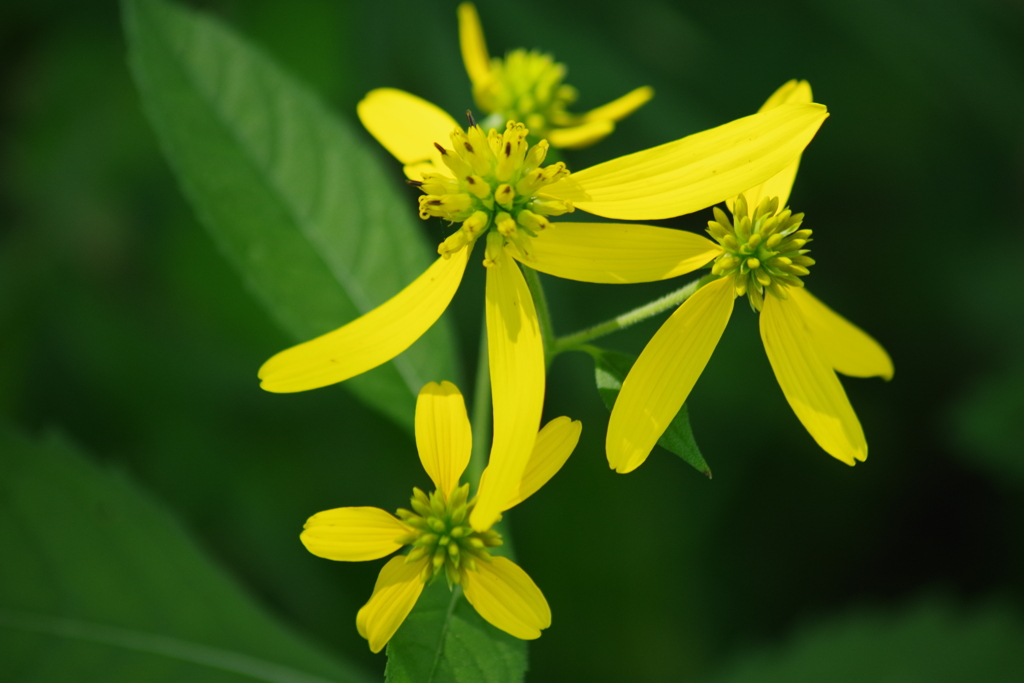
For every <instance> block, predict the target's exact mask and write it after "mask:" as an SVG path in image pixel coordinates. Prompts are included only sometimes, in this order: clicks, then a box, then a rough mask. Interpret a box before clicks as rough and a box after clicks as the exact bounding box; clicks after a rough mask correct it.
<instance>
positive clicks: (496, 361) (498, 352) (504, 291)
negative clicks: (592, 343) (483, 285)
mask: <svg viewBox="0 0 1024 683" xmlns="http://www.w3.org/2000/svg"><path fill="white" fill-rule="evenodd" d="M497 252H498V253H497V256H496V261H497V263H496V264H495V265H494V266H492V267H490V268H488V269H487V292H486V296H485V309H486V315H487V354H488V362H489V364H490V371H491V396H492V397H493V404H494V441H493V443H492V445H491V455H490V459H489V460H488V463H487V469H486V470H485V471H484V476H483V477H481V480H480V489H479V494H478V498H477V503H476V507H474V508H473V512H472V514H471V515H470V518H469V521H470V523H471V524H472V525H473V528H474V529H476V530H477V531H484V530H486V529H489V528H490V527H491V525H492V524H494V522H495V521H496V520H497V518H498V515H500V514H501V511H502V505H503V504H504V503H505V502H506V501H507V500H509V499H510V498H511V497H512V496H513V494H514V491H516V490H517V489H518V487H519V482H520V480H521V479H522V477H523V470H524V469H525V468H526V463H527V462H529V460H530V454H531V453H532V452H533V444H534V441H535V440H536V438H537V428H538V427H539V426H540V416H541V409H542V407H543V405H544V374H545V370H544V343H543V341H542V340H541V335H540V323H539V322H538V320H537V311H536V309H535V308H534V306H533V298H532V297H531V296H530V290H529V288H528V287H527V286H526V280H525V279H524V278H523V274H522V273H521V272H519V266H518V265H516V262H515V261H513V260H512V258H511V257H510V256H509V255H508V253H506V252H505V250H504V249H499V250H497Z"/></svg>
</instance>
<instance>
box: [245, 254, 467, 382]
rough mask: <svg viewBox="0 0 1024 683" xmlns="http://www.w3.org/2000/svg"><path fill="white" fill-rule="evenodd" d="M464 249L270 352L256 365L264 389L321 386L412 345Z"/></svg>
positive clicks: (437, 311) (438, 307) (444, 302)
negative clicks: (356, 312) (340, 323)
mask: <svg viewBox="0 0 1024 683" xmlns="http://www.w3.org/2000/svg"><path fill="white" fill-rule="evenodd" d="M468 259H469V250H468V249H462V250H461V251H459V252H458V253H456V254H453V255H452V257H451V258H450V259H445V258H438V259H437V261H435V262H434V264H433V265H432V266H430V267H429V268H427V270H426V271H425V272H424V273H423V275H420V276H419V277H418V278H416V279H415V280H414V281H413V282H412V283H410V284H409V285H408V286H407V287H406V288H405V289H403V290H402V291H401V292H399V293H398V294H396V295H395V296H393V297H392V298H391V299H389V300H387V301H386V302H384V303H383V304H381V305H380V306H378V307H377V308H375V309H373V310H372V311H370V312H369V313H367V314H365V315H363V316H361V317H359V318H356V319H355V320H353V321H352V322H350V323H349V324H347V325H345V326H344V327H341V328H339V329H337V330H334V331H333V332H328V333H327V334H325V335H322V336H319V337H317V338H316V339H312V340H310V341H308V342H305V343H304V344H299V345H298V346H293V347H292V348H290V349H285V350H284V351H282V352H280V353H278V354H277V355H275V356H273V357H272V358H271V359H270V360H268V361H267V362H266V363H264V364H263V367H261V368H260V371H259V378H260V379H261V380H263V381H262V383H261V384H260V386H261V387H263V389H265V390H266V391H271V392H274V393H289V392H294V391H306V390H307V389H316V388H317V387H325V386H327V385H329V384H335V383H336V382H341V381H344V380H346V379H348V378H350V377H354V376H356V375H359V374H361V373H364V372H366V371H367V370H372V369H373V368H375V367H377V366H378V365H381V364H383V363H386V362H388V361H389V360H391V359H392V358H394V357H395V356H397V355H398V354H400V353H401V352H402V351H405V350H406V349H407V348H409V347H410V346H412V343H413V342H414V341H416V340H417V339H419V338H420V337H421V336H422V335H423V333H424V332H426V331H427V330H428V329H429V328H430V326H431V325H433V324H434V323H435V322H437V319H438V318H440V317H441V314H442V313H444V310H445V309H446V308H448V304H449V303H450V302H451V300H452V297H453V296H455V290H456V289H458V287H459V282H461V281H462V274H463V272H465V270H466V262H467V261H468Z"/></svg>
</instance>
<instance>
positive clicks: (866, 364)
mask: <svg viewBox="0 0 1024 683" xmlns="http://www.w3.org/2000/svg"><path fill="white" fill-rule="evenodd" d="M810 101H811V89H810V86H809V85H808V84H807V82H806V81H802V82H797V81H790V82H789V83H787V84H786V85H784V86H782V88H780V89H779V90H778V91H777V92H776V93H775V94H774V95H772V97H771V98H769V100H768V101H767V102H766V103H765V105H764V106H763V107H762V108H761V111H762V112H765V111H771V110H773V109H776V108H778V107H782V106H785V105H786V104H790V103H794V102H810ZM798 163H799V159H796V160H794V161H793V163H792V164H790V165H789V166H788V167H787V168H785V169H783V170H782V171H781V172H780V173H778V174H777V175H776V176H774V177H772V178H770V179H769V180H768V181H766V182H764V183H762V184H760V185H757V186H755V187H753V188H752V189H750V190H747V191H746V192H744V193H742V194H739V195H738V196H736V197H733V198H731V199H730V200H729V201H728V202H727V204H728V206H729V207H730V208H731V210H732V218H731V219H730V218H729V217H728V216H727V215H726V213H725V212H724V211H722V210H721V209H718V208H717V207H716V208H715V212H714V213H715V220H713V221H710V222H709V223H708V233H709V234H710V235H711V236H712V237H713V238H714V239H715V241H716V242H717V245H715V243H713V242H710V241H708V244H709V245H715V246H717V247H718V249H719V254H718V256H717V257H716V258H715V260H714V264H713V265H712V267H711V274H710V276H709V278H708V281H707V283H706V284H704V286H703V287H701V288H700V289H699V290H697V292H696V293H695V294H694V295H693V296H691V297H690V298H689V299H687V300H686V301H685V302H683V304H682V305H681V306H680V307H679V308H678V309H677V310H676V311H675V313H673V314H672V316H671V317H669V319H668V320H667V321H666V322H665V324H664V325H662V327H661V329H659V330H658V332H657V333H656V334H655V335H654V337H653V338H651V341H650V342H649V343H648V344H647V347H646V348H645V349H644V350H643V352H642V353H641V354H640V357H639V358H638V359H637V361H636V363H635V364H634V365H633V368H632V370H630V373H629V375H628V376H627V377H626V379H625V381H623V383H622V390H621V392H620V394H619V397H618V399H617V400H616V403H615V406H614V408H613V409H612V416H611V419H610V421H609V424H608V436H607V440H606V449H607V452H608V462H609V464H610V465H611V466H612V468H613V469H615V470H617V471H619V472H630V471H632V470H633V469H636V468H637V467H639V466H640V464H642V463H643V462H644V460H646V458H647V456H648V455H649V454H650V452H651V449H652V448H653V447H654V444H655V443H656V442H657V440H658V439H659V438H660V437H661V434H662V433H663V432H664V431H665V429H666V428H667V427H668V424H669V423H670V422H671V420H672V417H673V416H674V415H675V414H676V413H677V412H678V411H679V409H680V408H681V407H682V405H683V402H684V401H685V400H686V398H687V396H689V394H690V391H691V390H692V388H693V386H694V384H695V383H696V381H697V378H698V377H699V376H700V374H701V372H702V371H703V370H704V366H705V365H706V364H707V362H708V359H710V357H711V354H712V352H713V351H714V349H715V346H716V345H717V344H718V340H719V339H720V338H721V336H722V332H723V331H724V330H725V326H726V324H727V323H728V321H729V318H730V316H731V315H732V309H733V302H734V300H735V298H736V297H737V296H744V295H746V296H747V298H748V299H749V301H750V306H751V308H752V309H753V310H754V311H756V312H759V313H760V327H761V339H762V341H763V342H764V347H765V351H766V352H767V354H768V360H769V361H770V362H771V365H772V369H773V370H774V371H775V377H776V379H777V380H778V382H779V385H780V386H781V387H782V391H783V393H784V394H785V396H786V400H787V401H788V402H789V404H790V406H791V407H792V408H793V412H795V413H796V415H797V417H798V418H799V419H800V421H801V423H803V425H804V427H805V428H806V429H807V431H808V432H809V433H810V435H811V436H812V437H813V438H814V440H815V441H816V442H817V443H818V445H820V446H821V447H822V448H823V449H824V450H825V451H826V452H828V453H829V454H830V455H832V456H834V457H835V458H837V459H839V460H841V461H843V462H845V463H847V464H849V465H853V464H854V463H855V462H856V461H858V460H864V459H865V458H866V457H867V441H866V440H865V439H864V432H863V430H862V429H861V426H860V422H859V421H858V419H857V415H856V413H854V411H853V408H852V407H851V406H850V402H849V400H848V399H847V397H846V392H845V391H843V387H842V385H841V384H840V383H839V379H838V378H837V377H836V372H837V371H838V372H841V373H843V374H845V375H851V376H854V377H873V376H880V377H884V378H885V379H889V378H891V377H892V374H893V366H892V361H891V360H890V359H889V356H888V354H886V352H885V350H884V349H883V348H882V347H881V346H880V345H879V344H878V343H877V342H875V340H873V339H872V338H871V337H869V336H868V335H867V334H865V333H864V332H862V331H861V330H859V329H858V328H856V327H855V326H853V325H852V324H850V323H849V322H847V321H846V320H845V319H843V318H842V317H840V316H839V315H837V314H836V313H834V312H833V311H832V310H831V309H829V308H828V307H826V306H825V305H824V304H822V303H821V302H820V301H818V300H817V299H816V298H815V297H814V296H812V295H811V293H810V292H808V291H807V290H806V289H804V282H803V278H804V277H806V276H807V275H809V274H810V270H809V268H810V266H812V265H814V260H813V259H812V258H810V257H809V256H807V254H808V251H809V250H808V249H807V248H806V246H807V244H808V243H809V242H810V240H811V231H810V230H808V229H805V228H803V221H804V215H803V214H802V213H797V214H794V213H793V212H792V211H791V210H790V209H789V208H788V207H786V208H783V209H782V210H780V207H783V206H785V202H786V201H787V200H788V198H789V194H790V189H791V188H792V185H793V180H794V179H795V178H796V169H797V164H798ZM706 241H707V240H706Z"/></svg>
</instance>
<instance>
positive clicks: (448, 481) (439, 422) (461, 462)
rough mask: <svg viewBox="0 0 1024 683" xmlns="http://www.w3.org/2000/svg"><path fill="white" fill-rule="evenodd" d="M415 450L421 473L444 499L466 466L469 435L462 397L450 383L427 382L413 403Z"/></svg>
mask: <svg viewBox="0 0 1024 683" xmlns="http://www.w3.org/2000/svg"><path fill="white" fill-rule="evenodd" d="M416 448H417V450H419V452H420V462H422V463H423V469H425V470H426V471H427V474H429V475H430V478H431V480H432V481H433V482H434V486H435V487H436V488H437V490H438V491H441V492H443V494H444V496H445V498H447V497H448V495H449V494H450V493H451V492H452V489H454V488H455V487H456V486H458V484H459V477H461V476H462V473H463V472H464V471H465V469H466V465H468V464H469V456H470V453H471V452H472V450H473V434H472V432H471V431H470V428H469V416H468V415H467V414H466V403H465V401H463V400H462V394H460V393H459V390H458V388H457V387H456V386H455V385H454V384H452V383H451V382H441V383H440V384H438V383H436V382H430V383H429V384H427V385H426V386H424V387H423V389H422V390H421V391H420V395H419V398H418V399H417V400H416Z"/></svg>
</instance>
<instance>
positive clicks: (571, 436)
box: [502, 415, 583, 512]
mask: <svg viewBox="0 0 1024 683" xmlns="http://www.w3.org/2000/svg"><path fill="white" fill-rule="evenodd" d="M582 431H583V424H582V423H581V422H580V421H579V420H572V419H570V418H568V417H565V416H564V415H563V416H562V417H556V418H555V419H554V420H552V421H551V422H548V423H547V424H546V425H544V429H542V430H540V432H539V433H538V434H537V441H536V442H534V444H533V453H532V454H531V455H530V460H529V461H528V462H527V463H526V469H525V470H524V471H523V478H522V479H521V480H520V482H519V488H518V490H517V491H514V492H513V496H512V498H511V499H510V500H509V501H508V502H507V503H505V504H504V505H503V506H502V511H503V512H504V511H505V510H508V509H510V508H513V507H515V506H516V505H519V504H520V503H522V502H523V501H524V500H526V499H527V498H529V497H530V496H532V495H533V494H535V493H536V492H537V491H539V490H540V487H542V486H544V484H546V483H548V480H549V479H551V477H553V476H555V475H556V474H557V473H558V470H560V469H562V465H564V464H565V461H566V460H568V459H569V456H570V455H572V452H573V449H575V448H576V444H577V443H579V440H580V432H582Z"/></svg>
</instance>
